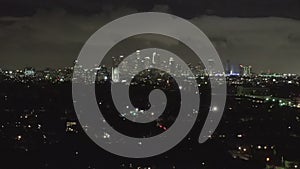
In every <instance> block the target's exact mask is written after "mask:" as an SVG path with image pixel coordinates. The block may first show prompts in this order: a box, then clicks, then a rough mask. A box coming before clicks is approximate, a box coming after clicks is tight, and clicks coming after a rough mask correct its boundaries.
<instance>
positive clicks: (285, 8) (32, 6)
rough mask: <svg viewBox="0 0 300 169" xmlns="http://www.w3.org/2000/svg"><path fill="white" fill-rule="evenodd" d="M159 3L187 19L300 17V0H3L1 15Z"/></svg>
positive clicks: (138, 7)
mask: <svg viewBox="0 0 300 169" xmlns="http://www.w3.org/2000/svg"><path fill="white" fill-rule="evenodd" d="M156 5H166V6H168V7H169V9H170V11H171V12H172V13H173V14H176V15H178V16H181V17H184V18H193V17H196V16H199V15H217V16H223V17H267V16H277V17H289V18H297V19H300V1H299V0H0V16H32V15H34V14H35V13H36V12H37V11H38V10H39V9H49V10H51V9H55V8H62V9H64V10H66V11H67V12H70V13H75V14H82V15H90V14H95V13H99V12H107V11H114V10H116V9H119V8H133V9H135V10H137V11H140V12H143V11H150V10H152V9H153V8H154V7H155V6H156Z"/></svg>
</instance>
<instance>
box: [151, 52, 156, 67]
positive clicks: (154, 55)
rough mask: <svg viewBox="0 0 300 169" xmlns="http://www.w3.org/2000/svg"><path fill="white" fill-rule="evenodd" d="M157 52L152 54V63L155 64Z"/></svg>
mask: <svg viewBox="0 0 300 169" xmlns="http://www.w3.org/2000/svg"><path fill="white" fill-rule="evenodd" d="M156 54H157V53H156V52H153V54H152V64H153V65H155V64H156V62H155V60H156V57H157V56H156Z"/></svg>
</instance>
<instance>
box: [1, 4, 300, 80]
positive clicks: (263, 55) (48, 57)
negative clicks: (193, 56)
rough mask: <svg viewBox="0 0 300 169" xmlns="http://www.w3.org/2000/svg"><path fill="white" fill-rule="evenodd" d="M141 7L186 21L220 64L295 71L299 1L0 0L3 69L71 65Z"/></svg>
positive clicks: (298, 60)
mask: <svg viewBox="0 0 300 169" xmlns="http://www.w3.org/2000/svg"><path fill="white" fill-rule="evenodd" d="M143 11H158V12H167V13H172V14H175V15H178V16H180V17H184V18H186V19H188V20H190V21H191V22H192V23H194V24H195V25H197V26H198V27H199V28H200V29H201V30H202V31H203V32H204V33H206V35H207V36H208V37H209V38H210V40H211V41H212V42H213V44H214V45H215V47H216V49H217V51H218V52H219V54H220V57H221V58H222V60H223V61H224V63H225V62H226V60H230V62H231V63H234V64H240V63H241V64H250V65H252V66H253V67H254V71H256V72H260V71H268V70H270V71H273V72H282V73H287V72H292V73H298V74H300V69H299V63H300V20H299V19H300V2H299V1H298V0H230V1H229V0H210V1H208V0H200V1H196V0H195V1H192V0H185V1H183V0H172V1H171V0H162V1H158V0H157V1H155V0H140V1H137V0H120V1H117V0H114V1H108V0H107V1H105V0H102V1H100V0H86V1H84V0H72V1H71V0H70V1H67V0H62V1H55V0H53V1H50V0H30V1H29V0H0V68H2V69H21V68H24V67H25V66H33V67H36V68H38V69H43V68H45V67H54V68H58V67H64V66H71V65H72V64H73V61H74V60H75V59H76V57H77V55H78V53H79V51H80V49H81V47H82V45H83V44H84V42H85V41H86V40H87V39H88V38H89V36H91V34H92V33H94V32H95V31H96V30H97V29H99V28H100V27H101V26H103V25H104V24H106V23H108V22H110V21H112V20H113V19H116V18H118V17H121V16H124V15H127V14H132V13H136V12H143Z"/></svg>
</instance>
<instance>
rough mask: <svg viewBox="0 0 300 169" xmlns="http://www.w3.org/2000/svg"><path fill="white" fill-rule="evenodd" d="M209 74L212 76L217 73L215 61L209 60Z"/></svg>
mask: <svg viewBox="0 0 300 169" xmlns="http://www.w3.org/2000/svg"><path fill="white" fill-rule="evenodd" d="M207 69H208V72H207V73H208V74H209V75H210V76H212V75H213V74H214V73H215V60H213V59H208V68H207Z"/></svg>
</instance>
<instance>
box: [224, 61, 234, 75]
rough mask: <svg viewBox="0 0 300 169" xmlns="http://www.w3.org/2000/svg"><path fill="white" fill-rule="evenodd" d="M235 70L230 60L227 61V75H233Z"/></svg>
mask: <svg viewBox="0 0 300 169" xmlns="http://www.w3.org/2000/svg"><path fill="white" fill-rule="evenodd" d="M231 72H232V73H233V70H232V66H231V64H230V60H226V65H225V74H232V73H231Z"/></svg>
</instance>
